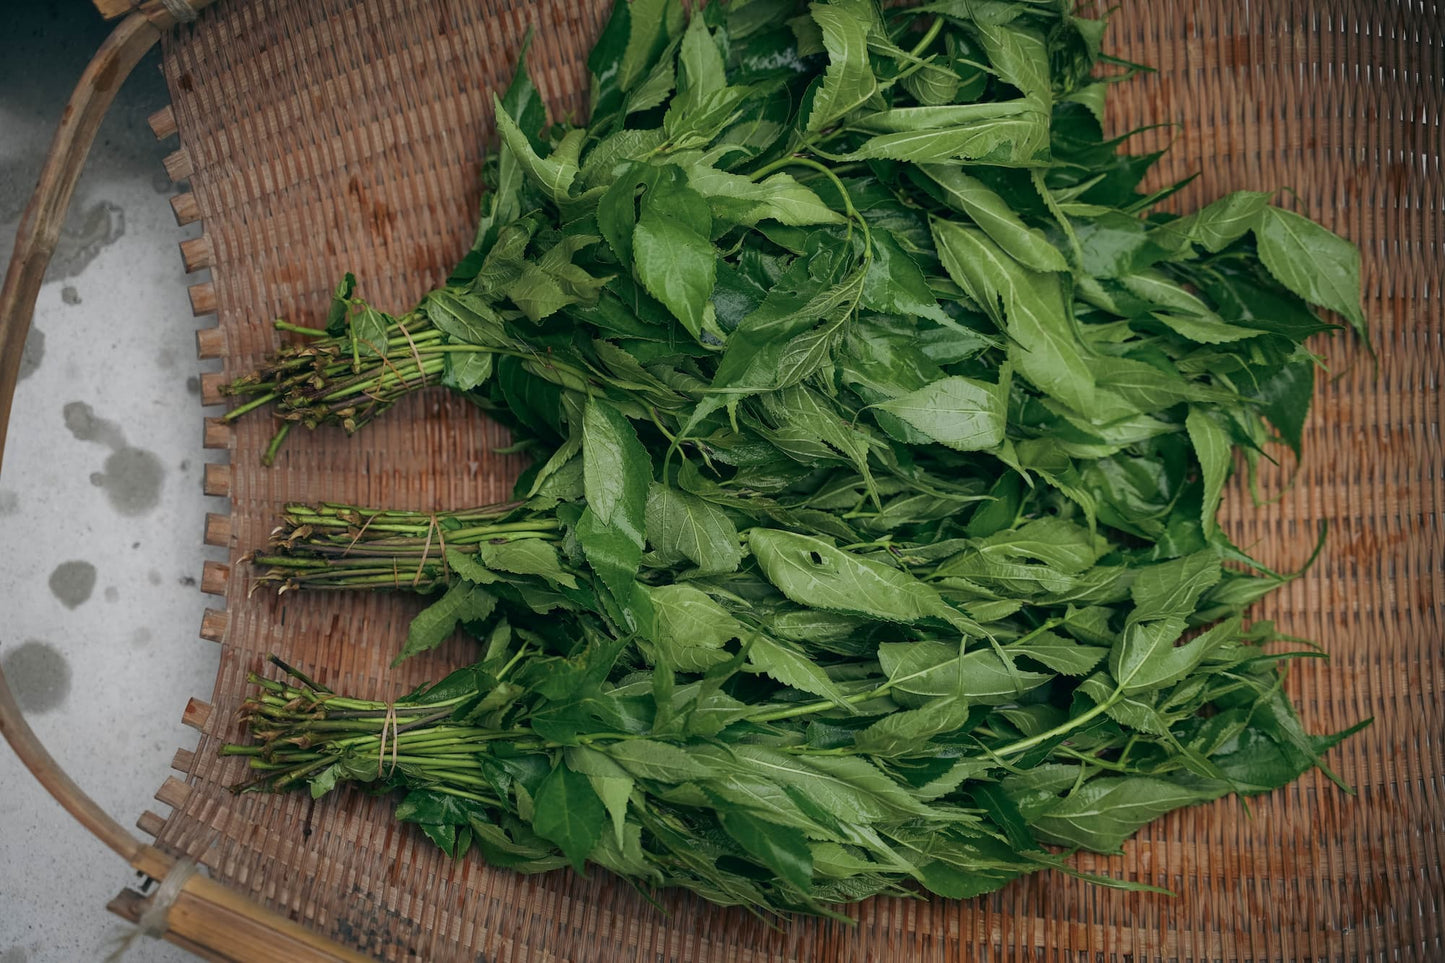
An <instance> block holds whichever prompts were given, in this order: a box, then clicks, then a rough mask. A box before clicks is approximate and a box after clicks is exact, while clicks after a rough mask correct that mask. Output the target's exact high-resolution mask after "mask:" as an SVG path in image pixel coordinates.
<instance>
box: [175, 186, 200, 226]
mask: <svg viewBox="0 0 1445 963" xmlns="http://www.w3.org/2000/svg"><path fill="white" fill-rule="evenodd" d="M171 210H172V211H173V212H174V213H175V215H176V223H177V224H179V225H181V226H182V227H184V226H185V225H187V224H194V223H195V222H196V221H199V220H200V219H201V207H200V205H199V204H197V203H196V195H194V194H192V193H190V192H186V193H185V194H177V195H176V196H175V197H172V198H171Z"/></svg>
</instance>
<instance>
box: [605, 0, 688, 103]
mask: <svg viewBox="0 0 1445 963" xmlns="http://www.w3.org/2000/svg"><path fill="white" fill-rule="evenodd" d="M628 6H629V7H630V8H631V17H630V20H629V25H628V34H627V46H626V48H625V49H624V51H623V53H622V58H621V62H620V64H619V69H618V86H619V87H620V88H621V89H622V90H631V89H632V87H633V85H634V84H636V83H637V81H638V80H639V79H640V78H641V77H642V75H643V72H644V71H646V70H647V69H648V68H649V67H650V66H651V65H652V64H653V63H654V62H655V60H656V58H657V57H658V55H659V54H661V53H662V51H663V49H664V48H665V47H666V46H667V41H668V38H669V37H670V36H671V35H672V34H673V33H674V32H675V31H676V30H677V28H678V27H680V26H681V25H682V5H681V4H679V3H677V2H676V0H629V3H628Z"/></svg>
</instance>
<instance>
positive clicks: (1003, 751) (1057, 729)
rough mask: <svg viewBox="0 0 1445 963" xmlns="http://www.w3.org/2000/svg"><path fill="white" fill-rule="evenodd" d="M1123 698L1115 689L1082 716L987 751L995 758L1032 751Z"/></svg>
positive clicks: (1120, 690) (1119, 691) (1099, 713)
mask: <svg viewBox="0 0 1445 963" xmlns="http://www.w3.org/2000/svg"><path fill="white" fill-rule="evenodd" d="M1123 697H1124V690H1123V689H1115V690H1114V692H1113V694H1111V695H1110V696H1109V698H1107V699H1105V700H1104V701H1103V702H1101V703H1099V704H1098V705H1096V706H1094V708H1092V709H1090V710H1089V711H1088V712H1085V713H1084V714H1083V715H1080V716H1075V717H1074V718H1072V719H1070V720H1068V721H1067V722H1063V723H1060V724H1059V725H1057V726H1054V727H1053V728H1052V729H1049V730H1047V731H1045V732H1040V733H1039V734H1038V735H1036V736H1029V737H1028V738H1027V739H1020V740H1019V741H1018V742H1012V743H1009V744H1008V745H1006V746H1002V747H1000V748H998V749H991V750H989V751H990V752H992V753H993V754H994V755H995V756H1012V755H1016V754H1017V753H1020V752H1024V751H1026V750H1029V749H1032V748H1033V747H1034V746H1037V745H1040V744H1042V743H1045V742H1048V741H1049V740H1050V739H1054V738H1057V737H1058V736H1062V735H1067V734H1068V733H1070V732H1073V731H1074V730H1075V729H1078V728H1080V727H1081V726H1083V725H1084V723H1086V722H1091V721H1093V720H1094V719H1097V718H1098V717H1099V716H1101V715H1103V714H1104V713H1106V712H1108V711H1109V710H1110V709H1112V708H1113V707H1114V704H1115V703H1117V702H1118V701H1119V700H1120V699H1122V698H1123Z"/></svg>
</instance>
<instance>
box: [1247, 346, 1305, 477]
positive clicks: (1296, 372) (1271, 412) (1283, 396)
mask: <svg viewBox="0 0 1445 963" xmlns="http://www.w3.org/2000/svg"><path fill="white" fill-rule="evenodd" d="M1314 393H1315V360H1314V358H1312V357H1309V356H1308V355H1306V356H1304V357H1302V358H1300V359H1298V360H1292V361H1290V362H1289V363H1288V364H1285V365H1283V366H1282V367H1281V368H1280V369H1279V371H1278V372H1276V373H1275V375H1274V376H1273V377H1272V378H1270V379H1269V380H1268V381H1266V382H1264V383H1263V384H1261V385H1260V386H1259V388H1258V389H1257V391H1256V392H1255V394H1254V401H1255V402H1256V403H1258V404H1259V406H1260V410H1261V411H1263V412H1264V416H1265V417H1266V418H1268V419H1269V420H1270V424H1272V425H1274V427H1275V428H1276V430H1278V431H1279V434H1280V437H1281V438H1282V439H1283V440H1284V443H1285V444H1287V445H1289V447H1290V450H1291V451H1293V452H1294V453H1295V456H1296V457H1298V456H1299V454H1300V445H1301V444H1302V442H1303V440H1304V425H1305V416H1306V415H1308V414H1309V410H1310V401H1311V400H1312V399H1313V398H1314Z"/></svg>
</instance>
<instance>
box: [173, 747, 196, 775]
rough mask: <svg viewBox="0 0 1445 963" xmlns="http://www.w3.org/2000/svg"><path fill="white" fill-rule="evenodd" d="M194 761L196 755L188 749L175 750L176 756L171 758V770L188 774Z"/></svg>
mask: <svg viewBox="0 0 1445 963" xmlns="http://www.w3.org/2000/svg"><path fill="white" fill-rule="evenodd" d="M195 761H196V754H195V753H194V752H192V751H191V750H190V749H177V750H176V754H175V755H174V756H172V757H171V768H172V769H174V770H175V771H176V772H185V773H189V772H190V771H191V766H192V765H193V764H194V763H195Z"/></svg>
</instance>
